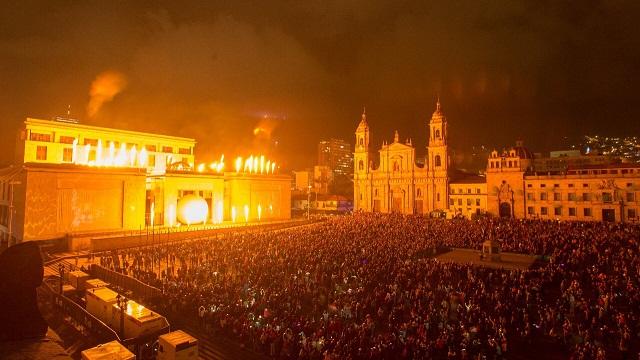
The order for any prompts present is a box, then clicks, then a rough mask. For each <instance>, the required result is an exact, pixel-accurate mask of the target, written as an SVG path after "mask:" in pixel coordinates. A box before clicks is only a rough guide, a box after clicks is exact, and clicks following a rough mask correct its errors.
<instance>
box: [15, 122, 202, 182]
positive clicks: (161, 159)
mask: <svg viewBox="0 0 640 360" xmlns="http://www.w3.org/2000/svg"><path fill="white" fill-rule="evenodd" d="M17 145H18V146H17V149H16V150H17V151H16V154H17V156H18V159H16V160H17V163H34V164H76V165H87V166H97V167H100V166H103V167H131V168H146V169H147V171H148V172H149V173H150V174H162V173H164V172H165V171H166V170H167V169H173V168H176V169H177V168H184V169H189V168H193V167H194V161H195V159H194V155H193V151H194V148H195V145H196V141H195V140H194V139H188V138H182V137H176V136H167V135H158V134H149V133H143V132H137V131H127V130H118V129H110V128H104V127H98V126H89V125H83V124H77V123H68V122H60V121H52V120H40V119H32V118H28V119H27V120H26V121H25V128H24V129H22V130H21V131H20V133H19V139H18V142H17Z"/></svg>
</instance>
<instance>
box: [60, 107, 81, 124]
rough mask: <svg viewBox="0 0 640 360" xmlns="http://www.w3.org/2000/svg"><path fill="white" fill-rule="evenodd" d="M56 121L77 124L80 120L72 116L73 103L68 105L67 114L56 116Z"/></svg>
mask: <svg viewBox="0 0 640 360" xmlns="http://www.w3.org/2000/svg"><path fill="white" fill-rule="evenodd" d="M55 121H59V122H64V123H71V124H77V123H79V122H80V121H78V119H74V118H72V117H71V105H67V116H56V117H55Z"/></svg>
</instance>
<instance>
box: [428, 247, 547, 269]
mask: <svg viewBox="0 0 640 360" xmlns="http://www.w3.org/2000/svg"><path fill="white" fill-rule="evenodd" d="M500 256H501V261H490V260H480V250H472V249H455V248H454V249H451V251H448V252H445V253H442V254H440V255H437V256H436V257H435V258H436V259H438V260H439V261H443V262H455V263H459V264H472V265H477V266H486V267H490V268H496V269H500V268H503V269H509V270H526V269H529V268H531V267H532V266H533V265H534V263H535V262H536V260H537V259H538V258H539V256H537V255H524V254H514V253H504V252H503V253H501V254H500Z"/></svg>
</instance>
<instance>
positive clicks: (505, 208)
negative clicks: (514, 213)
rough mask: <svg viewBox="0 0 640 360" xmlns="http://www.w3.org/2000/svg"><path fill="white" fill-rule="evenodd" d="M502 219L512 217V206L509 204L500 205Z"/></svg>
mask: <svg viewBox="0 0 640 360" xmlns="http://www.w3.org/2000/svg"><path fill="white" fill-rule="evenodd" d="M500 217H511V205H509V203H507V202H503V203H500Z"/></svg>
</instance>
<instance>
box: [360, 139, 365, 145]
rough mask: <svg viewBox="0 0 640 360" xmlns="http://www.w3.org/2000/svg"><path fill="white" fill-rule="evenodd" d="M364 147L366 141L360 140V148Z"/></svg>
mask: <svg viewBox="0 0 640 360" xmlns="http://www.w3.org/2000/svg"><path fill="white" fill-rule="evenodd" d="M363 145H364V139H363V138H360V146H363Z"/></svg>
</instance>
